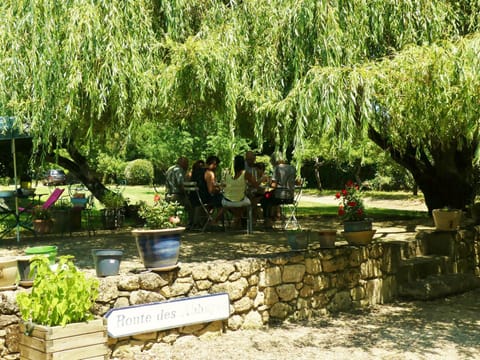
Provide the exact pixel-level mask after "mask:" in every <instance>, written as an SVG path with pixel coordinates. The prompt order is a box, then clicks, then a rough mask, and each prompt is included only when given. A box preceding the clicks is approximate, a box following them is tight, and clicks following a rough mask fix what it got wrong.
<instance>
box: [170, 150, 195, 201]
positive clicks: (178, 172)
mask: <svg viewBox="0 0 480 360" xmlns="http://www.w3.org/2000/svg"><path fill="white" fill-rule="evenodd" d="M187 169H188V159H187V158H186V157H183V156H182V157H179V158H178V160H177V163H176V164H175V165H172V166H170V167H169V168H168V170H167V173H166V183H165V187H166V193H165V200H166V201H172V202H173V201H176V202H178V203H179V204H180V205H182V206H184V207H186V208H188V206H189V200H188V196H187V194H186V193H185V189H184V187H183V183H184V181H185V175H186V171H187Z"/></svg>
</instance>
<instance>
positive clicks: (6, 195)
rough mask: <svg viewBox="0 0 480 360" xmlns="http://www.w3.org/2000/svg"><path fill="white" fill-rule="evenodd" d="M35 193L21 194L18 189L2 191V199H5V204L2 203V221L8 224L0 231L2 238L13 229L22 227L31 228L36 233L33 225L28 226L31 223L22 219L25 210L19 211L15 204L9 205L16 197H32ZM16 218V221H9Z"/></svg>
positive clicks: (0, 218) (0, 194) (0, 195)
mask: <svg viewBox="0 0 480 360" xmlns="http://www.w3.org/2000/svg"><path fill="white" fill-rule="evenodd" d="M34 196H35V193H32V194H29V195H19V194H18V193H17V191H0V199H2V200H3V203H4V204H5V205H1V204H0V214H1V215H2V216H1V217H0V221H1V222H4V223H5V224H6V226H5V228H4V229H3V230H2V232H1V233H0V239H1V238H3V237H4V236H5V235H6V234H8V233H9V232H10V231H11V230H12V229H14V228H17V231H18V228H20V227H22V228H24V229H26V230H29V231H31V232H33V233H34V234H35V231H34V230H33V228H32V227H30V226H28V225H29V223H27V222H24V221H21V218H20V217H21V215H22V213H23V212H20V211H19V212H18V213H17V210H16V208H15V206H8V204H13V203H14V202H15V198H31V197H34ZM12 218H13V219H14V221H13V222H12V221H9V220H10V219H12Z"/></svg>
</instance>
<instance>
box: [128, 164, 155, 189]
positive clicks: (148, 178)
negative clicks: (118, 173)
mask: <svg viewBox="0 0 480 360" xmlns="http://www.w3.org/2000/svg"><path fill="white" fill-rule="evenodd" d="M125 179H126V180H127V183H128V184H129V185H149V184H151V183H152V181H153V165H152V163H151V162H150V161H149V160H145V159H137V160H133V161H130V162H129V163H128V164H127V166H126V168H125Z"/></svg>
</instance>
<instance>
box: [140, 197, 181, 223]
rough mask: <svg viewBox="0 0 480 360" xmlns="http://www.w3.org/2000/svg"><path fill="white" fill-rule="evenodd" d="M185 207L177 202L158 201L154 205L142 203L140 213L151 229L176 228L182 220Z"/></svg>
mask: <svg viewBox="0 0 480 360" xmlns="http://www.w3.org/2000/svg"><path fill="white" fill-rule="evenodd" d="M183 211H184V208H183V206H181V205H180V204H179V203H177V202H167V201H156V202H155V204H154V205H153V206H150V205H147V204H142V205H141V206H140V210H139V212H138V215H139V216H140V218H142V219H144V220H145V227H147V228H149V229H166V228H174V227H177V225H178V224H179V223H180V221H181V217H182V215H183Z"/></svg>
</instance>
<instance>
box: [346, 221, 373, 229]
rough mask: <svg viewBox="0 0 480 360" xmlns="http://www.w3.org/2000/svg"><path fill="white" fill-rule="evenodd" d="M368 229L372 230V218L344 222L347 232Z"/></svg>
mask: <svg viewBox="0 0 480 360" xmlns="http://www.w3.org/2000/svg"><path fill="white" fill-rule="evenodd" d="M368 230H372V220H370V219H365V220H357V221H344V222H343V231H345V232H352V231H368Z"/></svg>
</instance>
